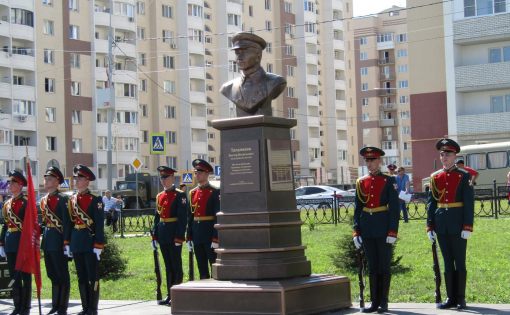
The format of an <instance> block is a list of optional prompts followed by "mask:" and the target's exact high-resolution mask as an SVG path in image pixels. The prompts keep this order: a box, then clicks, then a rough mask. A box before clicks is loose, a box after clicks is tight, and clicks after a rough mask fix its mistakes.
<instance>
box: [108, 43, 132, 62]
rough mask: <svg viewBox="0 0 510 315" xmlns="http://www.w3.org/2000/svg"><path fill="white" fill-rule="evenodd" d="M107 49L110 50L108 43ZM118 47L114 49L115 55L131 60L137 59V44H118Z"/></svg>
mask: <svg viewBox="0 0 510 315" xmlns="http://www.w3.org/2000/svg"><path fill="white" fill-rule="evenodd" d="M106 47H107V48H108V41H107V43H106ZM117 47H118V48H117ZM117 47H114V54H115V55H121V56H126V57H131V58H137V55H136V45H135V42H132V43H117ZM107 51H108V50H107Z"/></svg>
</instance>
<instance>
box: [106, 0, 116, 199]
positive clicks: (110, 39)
mask: <svg viewBox="0 0 510 315" xmlns="http://www.w3.org/2000/svg"><path fill="white" fill-rule="evenodd" d="M112 14H113V0H110V29H109V31H108V88H109V89H110V106H108V108H107V110H106V119H107V122H108V137H107V138H106V147H107V148H106V172H107V184H106V185H107V188H108V190H112V178H113V165H112V149H113V145H112V122H113V113H114V111H115V88H114V86H113V61H114V60H113V28H112Z"/></svg>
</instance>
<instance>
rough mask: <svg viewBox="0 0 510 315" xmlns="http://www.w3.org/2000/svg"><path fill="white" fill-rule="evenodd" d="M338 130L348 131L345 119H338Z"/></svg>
mask: <svg viewBox="0 0 510 315" xmlns="http://www.w3.org/2000/svg"><path fill="white" fill-rule="evenodd" d="M336 130H347V121H346V120H345V119H337V120H336Z"/></svg>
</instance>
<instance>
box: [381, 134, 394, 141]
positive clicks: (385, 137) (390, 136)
mask: <svg viewBox="0 0 510 315" xmlns="http://www.w3.org/2000/svg"><path fill="white" fill-rule="evenodd" d="M382 139H383V141H393V140H397V137H394V136H393V135H383V136H382Z"/></svg>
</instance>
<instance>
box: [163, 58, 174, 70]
mask: <svg viewBox="0 0 510 315" xmlns="http://www.w3.org/2000/svg"><path fill="white" fill-rule="evenodd" d="M163 67H164V68H168V69H173V68H174V57H173V56H166V55H164V56H163Z"/></svg>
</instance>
